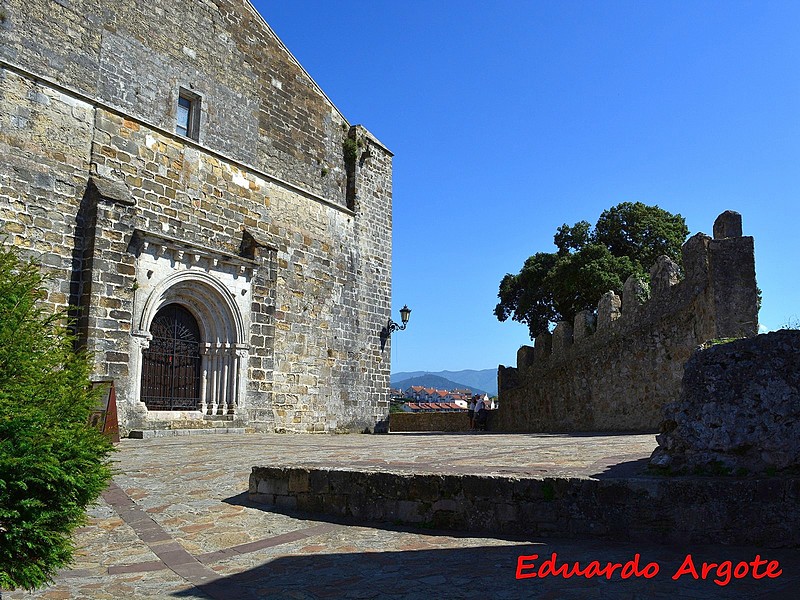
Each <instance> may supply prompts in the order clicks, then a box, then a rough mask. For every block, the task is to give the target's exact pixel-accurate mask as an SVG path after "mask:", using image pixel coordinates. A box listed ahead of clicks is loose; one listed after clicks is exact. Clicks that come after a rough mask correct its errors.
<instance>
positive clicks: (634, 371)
mask: <svg viewBox="0 0 800 600" xmlns="http://www.w3.org/2000/svg"><path fill="white" fill-rule="evenodd" d="M713 232H714V237H713V238H712V237H709V236H708V235H706V234H703V233H698V234H696V235H694V236H692V237H690V238H689V239H688V240H687V241H686V242H685V243H684V244H683V247H682V249H681V258H682V262H683V265H682V267H683V268H682V269H681V267H680V266H679V265H678V264H676V263H675V262H674V261H673V260H671V259H669V258H668V257H666V256H661V257H659V258H658V260H657V261H656V263H655V264H654V265H653V266H652V268H651V269H650V277H649V281H643V280H642V279H640V278H638V277H636V276H631V277H629V278H628V280H627V281H626V282H625V284H624V286H623V289H622V290H621V292H622V295H621V296H620V295H618V294H617V293H616V292H615V291H609V292H607V293H606V294H604V295H603V296H602V298H601V299H600V301H599V302H598V305H597V308H596V310H595V311H589V310H586V311H581V312H580V313H578V314H577V315H576V316H575V319H574V321H573V322H572V323H567V322H559V323H557V324H556V326H555V328H554V330H553V332H552V333H547V332H546V333H543V334H541V335H539V336H537V337H536V340H535V343H534V345H533V347H530V346H525V347H523V348H524V349H520V352H519V353H518V355H517V367H516V369H515V370H516V371H518V372H517V373H514V374H513V377H512V376H511V372H510V371H509V369H510V368H506V367H503V366H501V367H500V371H499V382H500V402H501V406H502V407H503V408H502V409H501V410H502V411H504V412H506V415H510V413H511V412H516V411H515V410H514V409H513V408H512V407H513V406H515V405H516V404H519V407H520V410H521V412H526V411H527V412H531V411H529V410H528V408H530V407H528V408H525V409H524V410H523V409H522V407H523V406H527V405H529V404H530V403H531V402H532V403H533V404H535V405H541V406H543V407H546V409H545V408H543V409H542V410H543V411H544V413H547V415H549V416H548V417H541V418H538V420H537V418H533V421H532V422H531V423H530V424H529V425H524V421H525V419H524V418H523V419H520V418H519V417H520V415H519V414H517V415H514V416H509V417H508V421H505V420H504V418H503V417H502V416H501V419H500V422H499V424H500V426H501V427H503V428H507V429H509V430H531V431H533V430H551V429H552V427H550V426H551V425H552V426H553V427H555V426H556V423H558V422H561V423H563V426H564V427H569V426H570V424H571V423H572V424H574V425H576V426H579V427H580V425H577V423H578V422H579V421H580V419H581V417H580V414H584V416H585V418H586V419H588V422H587V423H586V426H587V427H589V428H599V429H602V428H611V429H639V430H641V429H655V428H657V425H658V423H659V421H660V407H661V405H662V404H663V403H664V402H665V401H672V400H675V399H676V398H677V396H678V393H679V390H680V377H681V375H682V373H683V365H684V364H685V362H686V361H687V360H688V358H689V356H690V355H691V353H692V352H693V350H694V349H695V348H696V347H697V346H699V345H700V344H702V343H704V342H707V341H709V340H711V339H716V338H737V337H750V336H753V335H756V333H757V332H758V306H757V287H756V281H755V259H754V249H753V247H754V246H753V238H752V237H749V236H743V235H742V218H741V215H740V214H739V213H737V212H734V211H725V212H724V213H722V214H721V215H719V216H718V217H717V219H716V220H715V222H714V227H713ZM504 373H505V376H504ZM562 379H564V381H561V380H562ZM512 382H513V383H512ZM512 386H513V387H512ZM517 396H518V397H519V402H515V401H511V402H509V401H508V400H509V399H510V398H513V397H517ZM555 396H558V398H557V399H556V397H555ZM612 397H613V399H612ZM526 398H527V399H526ZM554 402H555V403H556V404H559V405H562V404H563V406H562V407H561V408H560V409H556V408H555V406H554V404H553V403H554ZM579 405H580V406H582V407H583V408H581V409H579V410H578V409H576V406H579ZM570 407H572V408H570ZM612 407H614V408H613V409H611V408H612ZM642 407H645V408H642ZM559 410H560V411H561V412H562V413H563V415H567V414H568V413H570V412H571V413H572V416H570V417H565V418H563V419H561V420H560V421H559V419H557V418H555V417H554V415H556V414H557V413H559ZM533 412H534V413H535V412H536V411H533ZM544 413H543V414H544ZM563 415H562V416H563ZM620 415H621V416H622V418H616V417H619V416H620ZM513 423H516V425H515V426H511V425H512V424H513ZM591 423H593V424H594V425H592V426H591V427H590V426H589V425H590V424H591ZM537 424H538V425H537ZM601 425H605V427H602V426H601ZM519 427H523V429H519ZM531 427H533V429H531Z"/></svg>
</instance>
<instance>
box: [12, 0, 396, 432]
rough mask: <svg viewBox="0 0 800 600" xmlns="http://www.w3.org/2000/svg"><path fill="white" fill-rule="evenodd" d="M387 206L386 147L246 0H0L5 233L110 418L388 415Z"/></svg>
mask: <svg viewBox="0 0 800 600" xmlns="http://www.w3.org/2000/svg"><path fill="white" fill-rule="evenodd" d="M266 17H267V18H269V15H266ZM391 200H392V154H391V152H390V151H389V150H387V149H386V147H384V146H383V145H382V144H381V143H380V142H379V141H378V140H377V139H376V138H375V137H374V136H372V135H371V134H370V133H369V132H368V131H367V130H366V129H364V128H363V127H361V126H358V125H351V124H350V122H349V121H348V120H347V119H346V118H345V117H344V116H343V115H342V114H341V113H340V112H339V111H338V110H337V108H336V107H335V106H334V105H333V103H332V102H331V101H330V100H329V99H328V97H327V96H326V95H325V93H324V92H323V91H322V90H321V89H320V88H319V87H318V86H317V85H316V84H315V83H314V81H313V80H312V79H311V77H310V76H309V75H308V73H306V72H305V70H304V69H303V68H302V66H300V64H299V63H298V62H297V60H296V59H295V58H294V57H293V56H292V54H291V53H290V52H289V50H288V49H287V48H286V47H285V46H284V45H283V43H282V42H281V41H280V40H279V39H278V38H277V37H276V35H275V34H274V33H273V31H272V30H271V29H270V27H269V25H268V24H267V23H266V22H265V21H264V19H263V18H262V17H261V16H260V15H259V14H258V13H257V12H256V10H255V9H254V7H253V6H252V5H251V4H250V3H249V2H248V1H247V0H160V1H159V2H148V1H146V0H133V1H130V2H119V1H116V0H25V1H23V0H0V240H2V242H1V243H3V244H7V245H13V246H15V247H17V248H18V249H20V251H21V252H22V253H23V255H25V256H33V257H35V258H36V259H37V260H39V261H40V262H41V264H42V268H43V269H44V270H45V271H46V272H47V274H48V276H49V277H50V279H49V284H48V285H49V288H48V295H47V298H46V302H47V303H48V304H49V305H51V307H52V308H54V309H56V308H58V309H64V308H68V309H69V310H70V311H71V313H72V314H73V316H74V317H75V321H74V322H75V326H76V328H77V332H78V335H79V337H80V340H81V342H82V343H84V344H85V345H86V347H87V348H88V350H89V351H90V353H91V355H92V358H93V361H94V378H95V379H96V380H98V381H100V380H104V381H109V380H110V381H113V382H114V385H115V390H116V396H117V404H118V410H119V418H120V428H121V429H122V431H123V433H124V432H126V431H129V430H131V429H159V428H167V427H170V426H188V427H192V426H195V427H200V426H203V425H204V424H208V423H209V422H210V421H215V420H216V421H220V420H226V421H227V420H232V421H233V422H235V423H236V424H237V425H240V426H248V427H253V428H256V429H259V430H263V431H296V432H334V431H361V430H364V429H367V428H369V429H372V428H374V427H375V426H376V424H377V423H379V422H380V421H382V420H384V419H385V417H386V415H387V413H388V387H389V368H390V355H389V352H390V345H389V344H388V343H386V339H385V336H382V331H384V330H385V327H386V325H387V321H388V320H389V317H390V304H391V256H392V254H391V250H392V249H391V234H392V213H391ZM178 424H181V425H178Z"/></svg>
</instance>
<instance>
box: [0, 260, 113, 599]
mask: <svg viewBox="0 0 800 600" xmlns="http://www.w3.org/2000/svg"><path fill="white" fill-rule="evenodd" d="M43 295H44V292H43V279H42V276H41V275H40V273H39V269H38V267H37V265H36V264H34V263H32V262H24V261H21V260H20V259H19V258H18V256H17V255H16V254H15V253H14V252H13V251H9V250H4V249H2V248H0V589H14V588H25V589H34V588H36V587H39V586H41V585H44V584H45V583H47V582H48V581H51V580H52V576H53V575H54V574H55V572H56V570H57V569H59V568H61V567H63V566H66V565H67V564H69V562H70V561H71V559H72V553H73V549H74V548H73V544H72V541H71V534H72V532H73V530H74V529H75V528H76V527H77V526H78V525H80V524H82V523H84V522H85V511H86V507H87V506H88V505H89V504H90V503H91V502H93V501H94V500H95V499H96V498H97V497H98V496H99V495H100V493H101V492H102V491H103V489H105V487H106V485H107V484H108V481H109V479H110V477H111V471H110V465H109V453H110V452H111V450H112V447H111V444H110V442H109V441H108V440H107V439H106V438H104V437H103V436H102V434H100V432H98V431H97V430H96V429H92V428H89V427H88V426H87V418H88V416H89V413H90V412H91V410H92V409H93V407H94V406H95V405H96V402H97V396H96V395H95V394H94V393H93V392H92V391H90V389H89V385H88V384H89V370H90V367H89V362H88V360H87V358H86V356H84V355H83V354H80V353H76V352H74V350H73V338H72V337H71V336H70V335H69V334H68V332H67V331H66V329H65V327H64V323H65V321H66V316H65V315H64V314H63V313H56V314H52V313H51V312H49V311H48V310H46V309H45V308H43V307H42V306H41V305H40V300H41V299H42V297H43Z"/></svg>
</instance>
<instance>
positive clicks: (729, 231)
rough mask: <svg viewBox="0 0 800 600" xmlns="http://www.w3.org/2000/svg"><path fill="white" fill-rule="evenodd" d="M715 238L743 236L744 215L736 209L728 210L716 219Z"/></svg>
mask: <svg viewBox="0 0 800 600" xmlns="http://www.w3.org/2000/svg"><path fill="white" fill-rule="evenodd" d="M713 233H714V239H715V240H720V239H725V238H733V237H742V215H741V214H739V213H738V212H736V211H734V210H726V211H725V212H724V213H722V214H721V215H719V216H718V217H717V219H716V220H715V221H714V230H713Z"/></svg>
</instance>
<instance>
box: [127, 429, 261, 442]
mask: <svg viewBox="0 0 800 600" xmlns="http://www.w3.org/2000/svg"><path fill="white" fill-rule="evenodd" d="M255 432H256V430H255V429H253V428H252V427H203V428H195V429H134V430H133V431H131V432H130V433H129V434H128V437H129V438H132V439H135V440H147V439H151V438H158V437H170V436H176V435H210V434H245V433H255Z"/></svg>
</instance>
